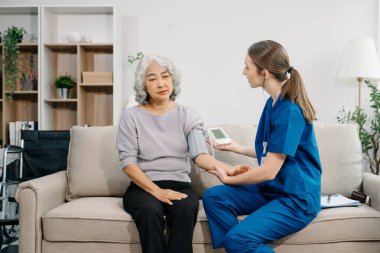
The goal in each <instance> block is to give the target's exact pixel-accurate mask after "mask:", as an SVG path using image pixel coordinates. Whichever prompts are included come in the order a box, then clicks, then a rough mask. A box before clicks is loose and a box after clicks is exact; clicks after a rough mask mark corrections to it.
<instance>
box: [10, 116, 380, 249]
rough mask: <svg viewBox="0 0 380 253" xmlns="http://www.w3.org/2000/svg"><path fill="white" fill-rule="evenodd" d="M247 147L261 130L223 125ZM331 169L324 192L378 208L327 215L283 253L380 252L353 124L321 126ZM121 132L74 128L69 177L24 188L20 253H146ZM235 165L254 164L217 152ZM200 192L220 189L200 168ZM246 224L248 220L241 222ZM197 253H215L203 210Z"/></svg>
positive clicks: (376, 203) (379, 181)
mask: <svg viewBox="0 0 380 253" xmlns="http://www.w3.org/2000/svg"><path fill="white" fill-rule="evenodd" d="M223 127H224V129H225V130H226V131H227V132H228V134H229V135H230V136H231V137H232V138H233V139H235V140H236V141H238V142H240V143H244V144H247V145H250V144H251V143H252V140H253V138H254V135H255V132H256V128H255V127H252V126H244V125H223ZM315 130H316V136H317V141H318V144H319V149H320V155H321V160H322V165H323V176H322V192H323V193H324V194H333V193H341V194H344V195H346V196H350V194H351V192H352V191H353V190H355V189H356V190H358V189H362V190H363V191H364V192H366V193H367V194H369V195H370V196H371V203H372V205H371V206H368V205H363V206H361V207H345V208H332V209H325V210H322V211H321V212H320V213H319V214H318V216H317V218H316V219H315V220H314V221H313V222H312V223H311V224H309V225H308V226H307V227H306V228H305V229H303V230H302V231H299V232H298V233H295V234H292V235H290V236H288V237H286V238H283V239H282V240H279V241H275V242H273V243H272V246H273V247H274V248H275V251H276V252H289V253H290V252H291V253H295V252H316V253H320V252H334V253H339V252H344V253H349V252H366V253H371V252H373V253H379V252H380V212H379V211H380V177H379V176H375V175H372V174H366V173H364V174H363V173H362V166H361V159H362V156H361V147H360V142H359V139H358V135H357V129H356V127H355V126H353V125H338V124H332V125H322V124H321V125H318V124H317V125H316V126H315ZM116 131H117V129H116V127H90V128H83V127H73V128H72V130H71V134H72V138H71V143H70V150H69V158H68V171H67V173H66V172H59V173H56V174H53V175H50V176H46V177H42V178H39V179H35V180H32V181H29V182H24V183H22V184H20V186H19V188H18V191H17V200H18V201H19V203H20V241H19V251H20V253H26V252H33V253H40V252H43V253H52V252H54V253H85V252H91V253H98V252H99V253H104V252H106V253H126V252H133V253H137V252H141V250H140V245H139V238H138V233H137V230H136V226H135V224H134V222H133V220H132V219H131V216H130V215H129V214H128V213H126V212H125V211H124V209H123V207H122V200H121V198H120V196H122V195H123V193H124V191H125V189H126V187H127V185H128V178H127V176H125V175H124V174H123V173H122V171H121V170H120V168H119V161H118V154H117V150H116V148H115V139H116ZM215 154H216V156H217V157H218V158H220V159H221V160H223V161H227V162H230V163H232V164H239V163H246V162H250V163H251V164H252V165H254V164H255V161H254V160H253V159H250V160H249V159H246V158H242V157H241V156H238V155H236V154H230V153H225V152H224V153H221V152H218V151H216V153H215ZM192 180H193V186H194V189H195V190H196V191H197V193H198V194H199V197H201V195H202V192H203V191H204V190H205V189H206V188H207V187H210V186H212V185H215V184H219V181H218V180H216V179H215V178H214V177H213V176H212V175H210V174H208V173H205V172H204V171H202V170H199V169H195V168H193V171H192ZM240 218H241V219H244V217H240ZM193 241H194V243H193V245H194V252H196V253H202V252H213V250H212V246H211V239H210V232H209V228H208V224H207V218H206V215H205V213H204V210H203V208H202V205H200V210H199V214H198V222H197V224H196V227H195V231H194V239H193Z"/></svg>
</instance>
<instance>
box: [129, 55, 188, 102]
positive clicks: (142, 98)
mask: <svg viewBox="0 0 380 253" xmlns="http://www.w3.org/2000/svg"><path fill="white" fill-rule="evenodd" d="M152 63H157V64H159V65H161V66H162V67H164V68H166V69H167V71H168V72H169V74H170V75H171V76H172V78H173V92H172V94H171V95H170V99H171V100H172V101H175V98H176V97H177V96H178V95H179V93H180V91H181V87H180V83H181V73H180V72H179V70H178V69H177V68H176V66H175V65H174V63H173V62H172V61H171V60H169V59H167V58H165V57H162V56H157V55H150V56H145V57H143V58H142V59H141V60H140V62H139V64H138V65H137V68H136V73H135V86H134V87H133V89H134V90H135V92H136V96H135V100H136V102H137V103H139V104H140V105H141V104H147V103H149V94H148V93H147V92H146V91H145V84H144V81H145V75H146V70H147V69H148V67H149V66H150V65H151V64H152Z"/></svg>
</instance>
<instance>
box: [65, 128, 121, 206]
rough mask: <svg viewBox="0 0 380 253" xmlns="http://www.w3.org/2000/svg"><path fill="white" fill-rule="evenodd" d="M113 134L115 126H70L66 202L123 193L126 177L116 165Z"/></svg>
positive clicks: (115, 130) (118, 163)
mask: <svg viewBox="0 0 380 253" xmlns="http://www.w3.org/2000/svg"><path fill="white" fill-rule="evenodd" d="M116 134H117V127H116V126H106V127H79V126H74V127H72V128H71V142H70V147H69V155H68V162H67V164H68V165H67V176H68V187H67V194H66V199H67V200H68V201H70V200H73V199H77V198H81V197H90V196H97V197H101V196H122V195H123V194H124V192H125V190H126V188H127V186H128V185H129V183H128V182H129V179H128V177H127V176H126V175H125V174H124V173H123V171H122V170H121V168H120V162H119V158H118V152H117V149H116Z"/></svg>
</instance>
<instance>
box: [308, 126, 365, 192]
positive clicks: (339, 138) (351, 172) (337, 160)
mask: <svg viewBox="0 0 380 253" xmlns="http://www.w3.org/2000/svg"><path fill="white" fill-rule="evenodd" d="M315 135H316V139H317V143H318V148H319V154H320V157H321V163H322V194H334V193H340V194H343V195H345V196H347V197H349V196H351V193H352V191H353V190H359V189H360V187H361V182H362V181H363V169H362V163H361V162H362V152H361V144H360V140H359V135H358V129H357V127H356V125H353V124H315Z"/></svg>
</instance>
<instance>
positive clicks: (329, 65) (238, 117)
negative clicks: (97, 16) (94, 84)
mask: <svg viewBox="0 0 380 253" xmlns="http://www.w3.org/2000/svg"><path fill="white" fill-rule="evenodd" d="M89 3H91V4H102V5H104V4H114V5H115V6H116V7H117V8H116V9H117V10H118V11H119V13H118V14H119V17H118V19H119V21H120V27H119V28H120V32H121V34H120V36H119V38H120V41H118V42H117V43H121V47H120V48H121V53H122V60H121V63H120V64H121V68H122V70H123V71H122V73H123V76H122V80H123V83H124V89H123V90H122V91H121V92H122V96H123V97H124V100H123V103H124V102H125V101H126V99H127V97H128V92H129V91H130V90H131V81H132V78H131V77H130V73H131V70H130V68H129V67H128V63H127V55H129V54H135V53H137V52H138V51H143V52H144V53H145V54H160V55H165V56H167V57H169V58H171V59H172V60H173V61H174V62H175V63H176V64H177V65H178V67H179V68H180V70H181V72H182V74H183V83H182V94H181V95H180V97H179V100H178V102H179V103H182V104H187V105H189V106H191V107H193V108H195V109H196V110H197V111H198V112H199V113H200V114H201V115H202V116H203V118H204V120H205V122H206V124H208V125H212V124H217V123H232V122H235V123H245V124H257V123H258V120H259V116H260V113H261V110H262V107H263V105H264V102H265V100H266V98H267V95H266V94H264V93H263V92H262V91H261V90H259V89H257V90H252V89H250V88H249V85H248V83H247V81H246V79H245V77H244V76H243V75H242V74H241V72H242V68H243V65H244V57H245V53H246V50H247V48H248V47H249V46H250V45H251V44H252V43H253V42H255V41H258V40H263V39H272V40H276V41H278V42H280V43H281V44H283V45H284V46H285V48H286V49H287V50H288V53H289V55H290V60H291V63H292V64H293V66H294V67H295V68H296V69H298V70H299V71H300V72H301V74H302V75H303V78H304V80H305V83H306V86H307V89H308V92H309V96H310V98H311V100H312V102H313V103H314V105H315V107H316V109H317V111H318V118H319V121H321V122H335V121H336V116H337V112H338V111H339V110H340V108H341V107H342V106H343V105H345V107H346V108H348V109H352V108H353V107H354V106H355V105H357V95H358V94H357V86H356V85H355V83H351V84H349V83H347V82H344V81H340V80H337V72H338V69H339V64H340V58H341V54H342V51H343V48H344V46H345V44H346V43H347V41H348V40H349V39H351V38H356V37H368V38H372V39H375V40H376V39H377V29H378V2H377V0H366V1H363V0H308V1H304V0H288V1H281V0H267V1H258V0H191V1H183V0H120V1H118V0H113V1H111V0H109V1H95V0H94V1H86V0H65V1H63V0H50V1H47V0H45V1H43V0H18V1H14V0H1V1H0V5H78V4H80V5H86V4H89ZM363 100H368V92H367V90H364V92H363ZM364 104H365V103H364Z"/></svg>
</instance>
